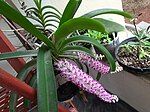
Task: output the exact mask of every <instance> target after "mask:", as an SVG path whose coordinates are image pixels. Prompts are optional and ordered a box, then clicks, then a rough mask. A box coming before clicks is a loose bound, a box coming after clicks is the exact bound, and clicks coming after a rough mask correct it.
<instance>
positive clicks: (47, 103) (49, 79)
mask: <svg viewBox="0 0 150 112" xmlns="http://www.w3.org/2000/svg"><path fill="white" fill-rule="evenodd" d="M37 99H38V111H39V112H57V111H58V109H57V91H56V82H55V75H54V70H53V63H52V57H51V52H50V50H47V48H46V47H45V46H42V47H41V48H40V49H39V53H38V57H37Z"/></svg>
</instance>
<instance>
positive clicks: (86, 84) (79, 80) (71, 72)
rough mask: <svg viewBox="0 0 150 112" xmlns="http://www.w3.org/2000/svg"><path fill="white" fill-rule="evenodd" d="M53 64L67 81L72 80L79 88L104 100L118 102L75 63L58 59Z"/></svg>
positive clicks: (116, 98) (115, 97)
mask: <svg viewBox="0 0 150 112" xmlns="http://www.w3.org/2000/svg"><path fill="white" fill-rule="evenodd" d="M55 65H56V69H57V70H59V71H60V72H61V73H60V75H61V76H62V77H64V78H65V79H66V80H68V81H72V82H73V83H74V84H75V85H77V86H78V87H80V88H81V89H83V90H85V91H87V92H89V93H92V94H95V95H97V96H98V97H99V98H100V99H102V100H104V101H105V102H109V103H115V102H118V97H117V96H116V95H111V94H110V93H108V92H107V91H106V90H105V89H104V88H103V86H102V85H101V84H100V83H99V82H97V81H96V80H94V79H93V78H92V77H91V76H89V75H87V74H86V73H85V72H83V71H82V70H80V69H79V68H78V67H77V66H76V65H73V64H72V63H70V62H69V61H67V60H60V61H58V62H55Z"/></svg>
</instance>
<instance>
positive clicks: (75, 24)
mask: <svg viewBox="0 0 150 112" xmlns="http://www.w3.org/2000/svg"><path fill="white" fill-rule="evenodd" d="M79 29H91V30H97V31H99V32H103V33H106V31H105V28H104V26H103V25H102V24H101V23H100V22H99V21H97V20H94V19H91V18H83V17H80V18H75V19H70V20H68V21H67V22H65V23H64V24H62V25H61V26H60V27H59V28H58V29H57V30H56V32H55V33H54V36H55V39H56V40H55V41H56V42H58V41H59V40H61V39H63V38H65V37H67V36H68V35H69V34H70V33H72V32H73V31H76V30H79Z"/></svg>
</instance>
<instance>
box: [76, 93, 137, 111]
mask: <svg viewBox="0 0 150 112" xmlns="http://www.w3.org/2000/svg"><path fill="white" fill-rule="evenodd" d="M86 96H87V99H88V102H87V103H84V102H83V101H82V100H80V99H79V98H77V97H75V98H74V104H75V106H76V107H77V109H78V112H138V111H136V110H135V109H133V108H132V107H131V106H129V105H128V104H127V103H125V102H123V101H122V100H121V99H120V100H119V102H118V103H115V104H110V103H105V102H104V101H102V100H100V99H99V98H97V97H96V96H94V95H92V94H89V93H86Z"/></svg>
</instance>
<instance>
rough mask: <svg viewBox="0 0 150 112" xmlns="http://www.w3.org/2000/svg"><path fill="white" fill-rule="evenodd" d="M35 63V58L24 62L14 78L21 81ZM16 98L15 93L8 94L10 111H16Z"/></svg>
mask: <svg viewBox="0 0 150 112" xmlns="http://www.w3.org/2000/svg"><path fill="white" fill-rule="evenodd" d="M35 65H36V60H32V61H30V62H28V63H26V64H25V66H24V67H23V69H22V70H21V71H20V72H19V73H18V75H17V76H16V78H18V79H20V80H22V81H23V80H25V78H26V77H27V75H28V73H29V72H30V71H31V70H32V69H33V67H35ZM17 99H18V95H17V94H15V93H11V94H10V101H9V111H10V112H16V110H15V108H16V104H17Z"/></svg>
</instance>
